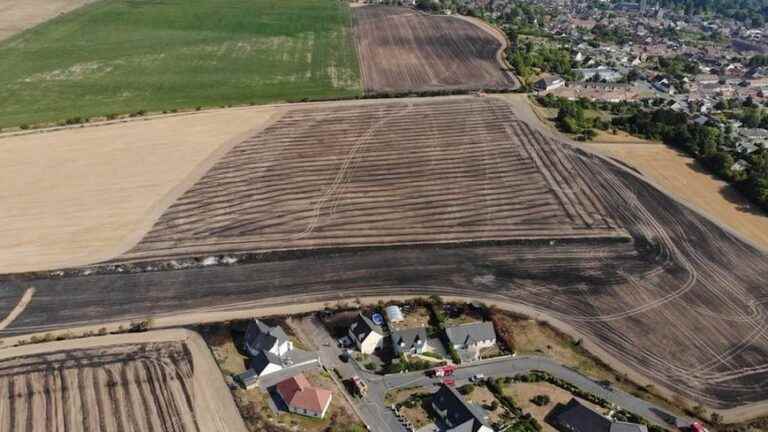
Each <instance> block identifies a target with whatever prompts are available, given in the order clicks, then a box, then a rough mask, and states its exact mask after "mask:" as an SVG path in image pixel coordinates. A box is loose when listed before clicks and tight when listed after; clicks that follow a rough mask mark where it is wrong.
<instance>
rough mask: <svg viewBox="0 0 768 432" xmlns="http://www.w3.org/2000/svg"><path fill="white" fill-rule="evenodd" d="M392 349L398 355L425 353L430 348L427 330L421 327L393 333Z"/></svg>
mask: <svg viewBox="0 0 768 432" xmlns="http://www.w3.org/2000/svg"><path fill="white" fill-rule="evenodd" d="M392 347H393V348H394V350H395V353H396V354H397V355H400V354H421V353H423V352H424V351H426V350H427V349H428V348H429V342H428V339H427V329H425V328H424V327H419V328H410V329H403V330H396V331H393V332H392Z"/></svg>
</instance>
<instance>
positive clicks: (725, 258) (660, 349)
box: [0, 96, 768, 419]
mask: <svg viewBox="0 0 768 432" xmlns="http://www.w3.org/2000/svg"><path fill="white" fill-rule="evenodd" d="M522 102H523V103H524V104H527V102H525V101H522ZM513 111H515V108H514V107H511V106H510V105H508V104H507V103H506V102H505V100H504V99H503V98H501V97H490V96H486V97H447V98H432V99H419V100H405V99H403V100H397V101H371V102H366V103H333V104H315V105H310V106H298V107H288V108H286V113H285V115H284V116H283V117H281V118H280V119H279V120H277V121H276V122H275V123H273V124H271V125H270V126H268V127H267V128H265V129H264V130H263V131H262V133H254V134H251V136H250V138H246V139H243V140H241V141H239V143H238V144H237V145H235V146H234V147H233V148H232V150H231V151H229V152H228V153H227V154H226V155H224V156H223V157H222V158H220V159H219V160H218V162H217V163H216V164H214V165H213V166H212V167H211V169H210V170H209V171H208V172H207V173H206V174H205V175H204V176H203V177H202V178H200V180H199V181H198V182H196V183H194V184H193V185H192V186H191V187H190V188H189V189H188V190H187V192H185V193H183V194H182V195H181V196H180V197H179V199H178V200H176V201H175V202H174V203H173V205H172V206H171V207H170V208H169V209H168V210H167V211H166V212H165V213H164V214H163V215H162V216H161V217H160V218H159V220H158V222H157V224H155V225H154V227H153V228H152V230H151V232H150V233H149V234H148V235H147V236H146V237H145V238H144V239H143V240H142V241H141V242H140V243H139V244H138V245H137V246H136V247H135V248H133V249H132V250H131V251H130V252H129V253H128V254H126V255H124V256H121V257H117V258H116V261H118V262H115V261H112V262H110V263H108V264H105V265H98V266H91V267H88V268H87V269H77V270H74V271H71V272H66V273H58V272H57V273H38V274H25V275H13V276H6V277H0V284H2V288H3V289H0V316H13V317H14V319H13V320H12V322H9V323H8V325H7V327H6V328H4V329H2V330H0V334H3V335H19V334H27V333H31V332H40V331H51V330H54V329H60V328H65V327H67V326H72V325H99V324H100V323H103V322H114V321H120V320H125V319H128V320H130V319H135V317H136V316H147V315H152V316H161V317H162V316H176V315H178V314H184V313H190V314H200V315H198V316H202V314H205V313H206V312H226V311H231V310H244V309H249V308H253V307H255V306H260V307H264V306H269V307H279V306H281V305H282V306H285V305H292V306H296V305H297V304H305V303H310V302H319V303H320V304H323V302H328V303H332V302H336V301H341V302H351V301H352V300H353V299H354V298H355V297H356V296H366V297H371V296H397V295H415V296H425V295H430V294H441V295H448V296H464V297H467V298H471V299H482V301H485V302H489V303H493V302H498V303H506V304H514V305H516V306H519V307H523V308H525V309H526V310H527V311H531V312H533V313H535V314H537V318H542V319H547V320H551V322H552V324H553V325H556V326H558V328H560V329H563V330H564V331H566V332H570V333H571V334H573V335H574V337H576V338H583V341H584V346H585V347H587V348H588V349H590V350H593V351H594V352H595V353H596V354H597V355H599V356H601V358H603V359H605V361H606V362H609V363H610V364H611V366H613V367H615V368H617V369H619V370H620V371H621V372H626V373H629V374H631V375H632V376H635V377H637V376H640V377H641V378H642V379H643V380H645V382H652V383H654V384H655V385H656V387H657V389H660V391H667V390H672V391H674V392H676V393H677V394H680V395H684V396H685V397H687V398H688V399H689V400H691V401H695V402H694V403H696V404H699V403H700V404H704V405H706V406H708V407H714V408H720V409H734V410H732V411H722V412H723V413H724V414H726V418H727V419H735V418H743V417H744V416H745V415H749V414H750V413H751V414H752V415H756V414H757V413H761V412H765V411H766V409H768V404H765V403H764V402H765V395H766V392H768V379H766V378H767V377H768V363H767V361H766V359H767V358H768V356H766V353H768V333H767V332H766V331H765V329H766V328H767V326H766V324H768V308H766V298H768V291H767V288H766V287H768V257H767V256H766V254H765V253H764V252H762V251H760V250H758V249H756V248H754V247H752V246H751V245H750V244H749V243H747V242H745V241H743V240H741V239H740V238H738V237H737V236H736V235H735V234H733V233H732V232H730V231H728V230H724V229H723V228H722V227H721V226H720V225H718V224H717V223H715V222H713V221H712V220H709V219H707V218H705V217H703V216H701V215H700V214H698V213H697V212H695V211H694V210H692V209H691V208H689V207H686V206H684V205H682V204H680V203H679V202H677V201H675V200H674V199H673V198H671V197H670V196H668V195H666V194H665V193H663V192H662V191H661V190H659V189H658V188H656V187H655V186H654V185H652V184H650V183H648V182H646V181H644V179H643V178H642V177H641V176H639V175H637V174H636V173H634V172H633V171H632V170H629V169H626V168H624V167H622V166H620V165H618V164H613V163H609V162H608V161H606V160H605V159H604V158H602V157H598V156H596V155H594V154H591V153H587V152H585V151H583V150H582V149H579V148H575V147H573V146H570V145H566V144H564V143H562V142H560V141H558V140H556V139H554V138H551V137H549V138H548V137H547V136H546V135H545V134H540V133H539V132H537V131H535V130H533V129H532V128H531V127H530V126H528V125H526V123H525V121H523V118H524V117H523V114H519V115H518V114H514V113H513ZM515 112H516V111H515ZM528 115H532V114H530V113H529V114H528ZM534 121H537V120H535V119H534ZM229 123H230V124H231V123H232V122H229ZM531 124H536V123H531ZM566 174H567V175H566ZM478 239H490V240H491V241H482V242H478V241H474V240H478ZM498 240H504V241H498ZM617 240H618V241H617ZM425 243H426V244H425ZM361 245H362V246H369V247H361V248H357V247H349V246H361ZM382 245H398V247H381V246H382ZM374 246H377V247H374ZM281 248H288V249H291V250H292V252H284V253H255V254H243V255H237V256H236V260H235V261H236V264H232V263H223V262H222V264H221V265H215V264H216V263H218V262H220V261H217V260H214V261H215V262H214V264H212V265H204V263H205V261H207V259H205V260H200V261H198V262H199V263H200V264H201V265H191V266H190V267H189V268H185V269H184V270H180V269H177V268H178V267H174V266H164V265H162V264H163V263H166V262H169V261H170V262H172V260H169V261H165V259H166V258H175V257H177V256H179V255H194V256H196V257H200V258H202V257H207V256H208V255H207V253H209V252H213V251H216V252H215V254H218V252H219V251H225V250H226V251H233V252H253V251H256V252H258V251H271V250H275V249H281ZM294 249H298V250H296V251H293V250H294ZM129 259H130V260H141V259H147V260H149V261H150V262H149V263H132V264H131V265H120V263H119V261H120V260H129ZM153 259H161V261H162V263H159V264H158V263H157V262H155V261H153ZM189 261H190V262H195V260H189ZM86 273H87V275H86ZM30 287H34V288H35V290H34V295H33V296H32V297H31V299H29V301H27V302H22V301H21V300H23V299H24V295H25V293H27V292H29V291H28V289H29V288H30ZM19 304H24V305H25V307H24V308H23V310H20V309H18V308H17V305H19ZM19 310H20V312H17V313H16V314H15V315H13V313H14V311H19Z"/></svg>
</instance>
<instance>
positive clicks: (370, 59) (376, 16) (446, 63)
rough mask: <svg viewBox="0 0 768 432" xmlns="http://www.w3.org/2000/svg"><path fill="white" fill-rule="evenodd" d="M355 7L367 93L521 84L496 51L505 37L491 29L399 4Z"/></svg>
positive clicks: (508, 86)
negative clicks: (504, 65)
mask: <svg viewBox="0 0 768 432" xmlns="http://www.w3.org/2000/svg"><path fill="white" fill-rule="evenodd" d="M352 12H353V15H354V19H355V37H356V39H357V46H358V53H359V56H360V69H361V73H362V77H363V86H364V88H365V92H366V93H386V92H404V91H425V90H450V89H508V88H514V87H515V86H516V83H517V82H516V80H515V78H514V77H513V76H512V75H510V74H508V73H507V72H506V71H504V70H503V66H502V63H500V62H499V58H498V56H497V53H498V52H499V51H500V50H502V49H503V47H504V42H503V41H504V39H503V38H501V37H500V36H499V35H498V34H495V33H494V32H493V31H492V30H491V29H488V28H486V27H484V26H479V25H477V24H476V23H474V22H472V21H470V20H464V19H460V18H456V17H449V16H433V15H426V14H423V13H421V12H418V11H414V10H413V9H407V8H399V7H388V6H365V7H357V8H354V9H353V10H352Z"/></svg>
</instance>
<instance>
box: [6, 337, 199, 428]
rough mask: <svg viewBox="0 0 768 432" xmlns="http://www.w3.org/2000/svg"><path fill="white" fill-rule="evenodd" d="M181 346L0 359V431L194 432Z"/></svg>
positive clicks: (187, 363)
mask: <svg viewBox="0 0 768 432" xmlns="http://www.w3.org/2000/svg"><path fill="white" fill-rule="evenodd" d="M192 377H193V367H192V361H191V358H190V354H189V352H188V351H187V349H186V347H185V346H184V344H183V343H181V342H168V343H162V344H141V345H121V346H114V347H108V348H94V349H85V350H72V351H59V352H51V353H44V354H37V355H31V356H23V357H16V358H10V359H5V360H0V431H3V432H6V431H7V432H11V431H13V432H33V431H68V432H70V431H71V432H79V431H174V432H192V431H200V430H201V429H200V428H199V425H198V422H197V421H196V419H195V416H196V412H195V407H194V405H193V398H194V391H193V385H192Z"/></svg>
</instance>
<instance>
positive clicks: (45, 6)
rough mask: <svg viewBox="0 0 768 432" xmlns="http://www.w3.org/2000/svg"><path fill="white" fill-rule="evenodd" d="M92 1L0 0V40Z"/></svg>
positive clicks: (92, 0)
mask: <svg viewBox="0 0 768 432" xmlns="http://www.w3.org/2000/svg"><path fill="white" fill-rule="evenodd" d="M94 1H97V0H3V1H2V2H0V42H2V41H3V40H4V39H8V38H10V37H11V36H13V35H15V34H17V33H21V32H22V31H24V30H26V29H28V28H32V27H34V26H36V25H38V24H42V23H44V22H46V21H48V20H49V19H52V18H55V17H57V16H59V15H61V14H65V13H67V12H70V11H73V10H75V9H77V8H79V7H82V6H84V5H87V4H88V3H93V2H94Z"/></svg>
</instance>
